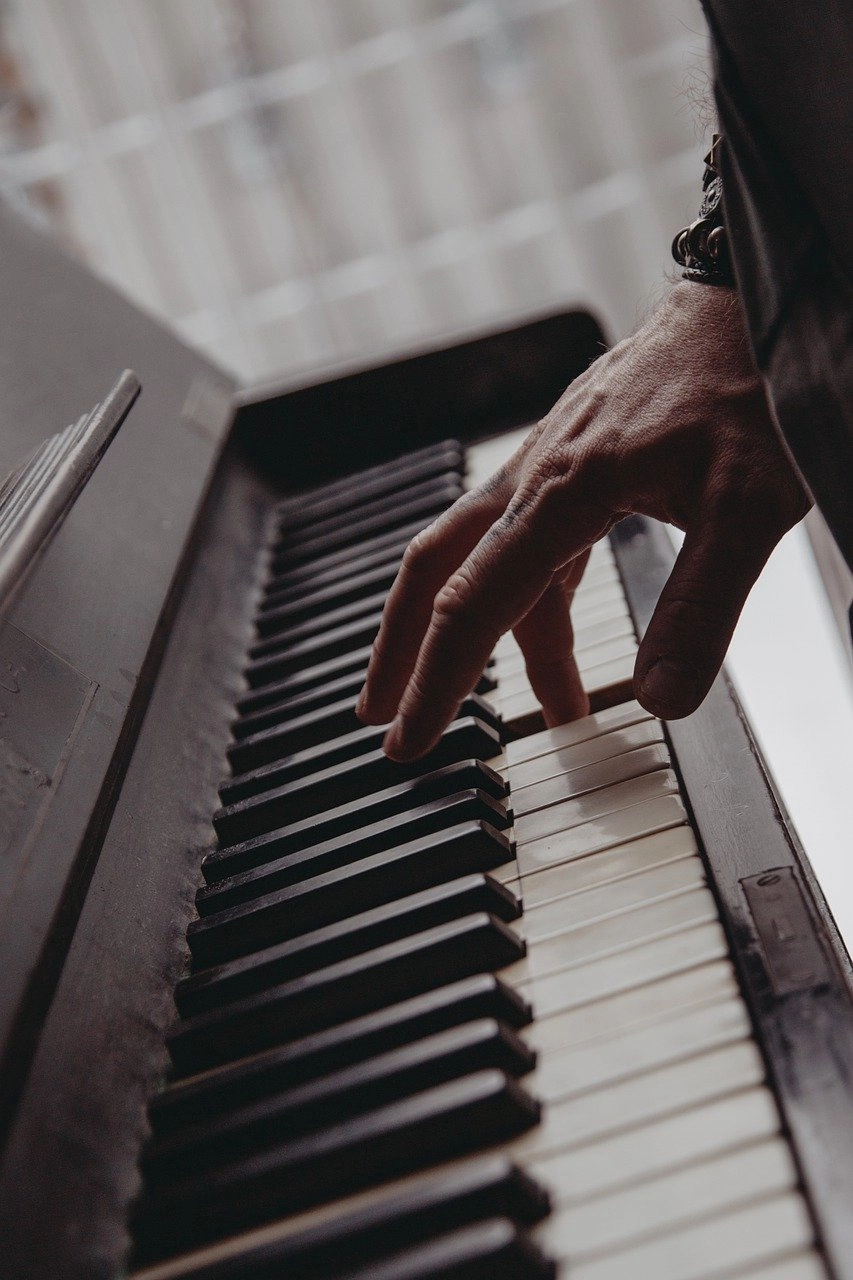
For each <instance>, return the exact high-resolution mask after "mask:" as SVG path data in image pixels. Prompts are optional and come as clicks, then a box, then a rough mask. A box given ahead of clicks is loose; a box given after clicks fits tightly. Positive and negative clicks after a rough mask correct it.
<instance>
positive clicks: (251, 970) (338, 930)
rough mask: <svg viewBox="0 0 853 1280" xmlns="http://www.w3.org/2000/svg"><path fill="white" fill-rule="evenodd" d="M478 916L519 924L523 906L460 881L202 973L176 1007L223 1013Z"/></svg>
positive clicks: (183, 988)
mask: <svg viewBox="0 0 853 1280" xmlns="http://www.w3.org/2000/svg"><path fill="white" fill-rule="evenodd" d="M477 911H486V912H488V914H489V915H493V916H496V917H497V918H498V919H499V920H506V921H511V920H517V919H518V917H519V916H520V915H521V903H520V902H519V900H518V898H516V896H515V894H513V893H511V892H510V890H509V889H507V888H505V887H504V886H503V885H501V884H498V883H497V881H495V880H493V879H492V878H491V877H490V876H487V875H483V874H482V873H480V874H477V875H469V876H460V877H459V878H458V879H455V880H449V881H447V883H445V884H442V885H437V886H435V887H432V888H430V889H428V890H422V891H421V892H420V893H410V894H406V896H405V897H403V898H398V899H395V900H394V901H392V902H388V903H385V904H384V905H383V906H381V907H372V908H371V909H370V910H368V911H359V912H357V913H355V914H353V915H347V916H345V917H344V918H343V919H342V920H339V921H338V922H336V923H335V924H331V925H325V926H324V927H322V928H320V929H313V930H311V931H310V932H308V933H302V934H299V935H298V936H297V937H294V938H290V939H288V940H287V941H285V942H278V943H275V944H274V945H271V946H267V947H266V948H264V949H263V950H259V951H256V952H254V953H253V954H251V955H244V956H241V957H239V959H236V960H231V961H229V962H227V963H224V964H218V965H213V966H211V967H210V968H208V969H202V970H201V971H200V972H198V973H194V974H192V975H191V976H190V977H189V978H184V979H183V981H182V982H179V983H178V986H177V990H176V992H175V1003H176V1004H177V1006H178V1009H179V1010H180V1012H181V1014H182V1016H184V1017H189V1016H191V1015H192V1014H195V1013H203V1012H204V1011H205V1010H206V1009H216V1008H222V1007H223V1006H224V1005H225V1004H226V1003H227V1001H229V1000H236V999H239V998H240V997H242V996H245V995H250V994H251V993H252V992H254V991H261V990H263V989H264V988H265V987H271V986H274V985H276V984H277V983H280V982H287V981H288V980H289V979H290V978H295V977H298V976H299V975H300V974H303V973H310V972H311V971H312V970H314V969H320V968H323V967H324V966H325V965H330V964H336V963H337V962H338V961H339V960H345V959H346V958H347V956H351V955H356V954H357V953H358V952H361V951H368V950H370V949H372V948H374V947H380V946H384V944H385V943H386V942H394V941H396V939H398V938H405V937H409V936H411V935H412V934H414V933H421V932H423V930H424V929H431V928H433V927H434V926H435V925H438V924H444V923H445V922H446V921H448V920H458V919H460V918H461V917H462V916H467V915H472V914H473V913H474V912H477Z"/></svg>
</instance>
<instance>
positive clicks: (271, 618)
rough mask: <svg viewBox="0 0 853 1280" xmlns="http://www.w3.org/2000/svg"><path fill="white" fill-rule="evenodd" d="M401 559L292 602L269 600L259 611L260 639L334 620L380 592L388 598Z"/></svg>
mask: <svg viewBox="0 0 853 1280" xmlns="http://www.w3.org/2000/svg"><path fill="white" fill-rule="evenodd" d="M398 567H399V559H398V557H396V556H395V557H394V558H393V559H391V560H389V561H387V562H385V563H383V564H380V565H378V566H377V567H375V568H370V569H367V570H365V571H364V572H362V573H356V574H348V575H347V576H346V577H345V578H343V579H342V580H340V581H336V582H332V583H329V584H327V585H325V586H315V587H314V589H313V590H312V591H310V592H301V593H299V595H297V596H295V597H294V598H293V599H290V600H270V599H267V600H266V601H265V602H264V603H263V604H262V605H261V608H260V609H259V610H258V616H257V619H256V622H255V626H256V629H257V633H258V635H259V636H268V635H272V634H273V633H275V632H279V631H282V630H283V629H284V628H286V627H294V626H299V625H300V624H301V623H303V622H307V621H309V620H315V621H316V620H318V619H320V618H326V619H328V618H330V617H333V616H334V614H335V612H336V611H337V610H338V609H343V608H347V607H348V606H351V605H354V604H356V603H361V602H363V601H365V600H370V599H372V598H373V597H374V596H375V595H376V593H377V592H380V591H381V592H384V593H385V594H386V595H387V593H388V590H389V589H390V587H391V584H392V582H393V581H394V579H395V578H396V576H397V569H398Z"/></svg>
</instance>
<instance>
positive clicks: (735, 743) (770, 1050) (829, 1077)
mask: <svg viewBox="0 0 853 1280" xmlns="http://www.w3.org/2000/svg"><path fill="white" fill-rule="evenodd" d="M611 538H612V541H613V546H614V550H615V552H616V558H617V561H618V563H619V568H620V571H621V572H622V576H623V580H624V583H625V589H626V595H627V597H628V602H629V604H630V606H631V611H632V614H633V617H634V622H635V625H636V627H637V630H638V633H639V634H640V635H642V634H643V633H644V631H645V629H646V627H647V625H648V622H649V620H650V618H651V615H652V612H653V610H654V606H655V604H656V602H657V598H658V595H659V593H660V590H661V588H662V586H663V584H664V582H665V581H666V579H667V577H668V575H669V570H670V568H671V566H672V564H673V562H674V559H675V552H674V550H673V548H672V544H671V542H670V540H669V537H668V535H667V533H666V530H665V529H664V527H663V526H662V525H657V524H655V523H654V522H652V521H647V520H645V519H642V518H641V517H630V518H629V519H628V520H625V521H623V522H622V523H621V524H620V525H619V526H617V528H616V530H615V531H614V533H613V534H612V535H611ZM667 733H668V736H669V738H670V741H671V744H672V748H673V752H674V755H675V760H676V764H677V768H678V771H679V773H680V775H681V779H682V782H683V784H684V788H685V791H686V794H687V796H688V797H689V803H690V807H691V809H692V814H693V818H694V822H695V826H696V829H697V832H698V834H699V838H700V841H701V844H702V850H703V856H704V857H705V860H706V863H707V865H708V867H709V870H710V873H711V874H710V879H711V884H712V887H713V889H714V892H715V894H716V897H717V901H718V904H719V907H720V914H721V918H722V921H723V924H724V926H725V928H726V932H727V934H728V936H729V940H730V942H731V945H732V949H733V954H734V956H735V960H736V964H737V968H738V971H739V976H740V980H741V984H742V987H743V991H744V995H745V997H746V1000H747V1003H748V1006H749V1009H750V1011H751V1014H752V1017H753V1021H754V1022H755V1026H756V1031H757V1037H758V1042H759V1044H760V1045H761V1047H762V1049H763V1052H764V1056H765V1061H766V1063H767V1069H768V1073H769V1075H770V1078H771V1080H772V1081H773V1084H774V1085H775V1088H776V1092H777V1099H778V1102H779V1106H780V1110H781V1113H782V1118H783V1122H784V1123H785V1125H786V1127H787V1128H788V1130H789V1131H790V1135H791V1139H792V1143H793V1149H794V1152H795V1155H796V1157H797V1159H798V1160H799V1163H800V1168H801V1170H802V1173H803V1175H804V1180H805V1182H806V1185H807V1187H808V1190H809V1203H810V1206H811V1209H812V1213H813V1217H814V1221H815V1226H816V1229H817V1233H818V1238H819V1240H820V1241H821V1243H822V1244H823V1246H824V1248H825V1250H826V1255H827V1259H828V1261H829V1264H830V1267H831V1271H832V1275H833V1276H834V1278H835V1280H851V1277H853V1213H851V1212H850V1206H851V1205H853V994H851V990H853V989H852V988H851V983H850V978H851V966H850V959H849V957H848V955H847V953H846V951H845V949H844V945H843V943H842V941H841V939H840V937H839V934H838V930H837V929H836V927H835V923H834V921H833V919H832V916H831V914H830V912H829V909H828V907H827V905H826V901H825V900H824V898H823V895H822V893H821V890H820V887H819V885H818V884H817V881H816V879H815V877H814V873H813V871H812V869H811V866H810V865H809V862H808V859H807V858H806V855H805V853H804V851H803V849H802V847H801V845H800V844H799V841H798V840H797V837H796V834H795V832H794V831H793V829H792V827H791V825H790V822H789V820H788V818H787V815H786V814H785V813H784V811H783V809H782V806H781V804H780V802H779V799H778V797H777V795H776V793H775V789H774V787H773V784H772V781H771V779H770V778H769V776H768V774H767V769H766V766H765V764H764V762H763V760H762V758H761V755H760V752H759V750H758V747H757V745H756V743H755V741H754V739H753V737H752V734H751V732H750V730H749V726H748V724H747V722H746V719H745V717H744V715H743V712H742V711H741V708H740V705H739V703H738V701H737V696H736V694H735V692H734V689H733V688H732V686H731V684H730V682H729V681H728V679H727V677H726V675H725V673H724V672H723V673H721V674H720V676H719V677H718V678H717V680H716V681H715V683H714V685H713V687H712V689H711V692H710V693H709V695H708V697H707V698H706V699H705V701H704V703H703V704H702V706H701V707H700V708H699V710H698V711H696V712H695V713H694V714H693V715H692V716H688V717H686V718H685V719H684V720H674V721H671V722H670V723H669V724H668V726H667ZM804 749H807V744H804ZM774 872H781V873H782V875H781V876H774V875H773V873H774ZM774 879H775V880H779V881H782V880H784V881H785V882H786V887H785V888H784V893H785V895H786V896H785V897H780V898H779V900H778V901H777V902H776V903H775V904H773V906H772V908H771V909H770V910H769V911H768V913H767V918H766V919H765V920H762V919H761V912H760V910H759V908H758V907H757V905H756V885H757V882H759V881H767V882H771V881H773V880H774ZM768 887H774V886H773V885H772V884H770V883H768ZM780 976H781V977H782V978H784V979H786V980H780Z"/></svg>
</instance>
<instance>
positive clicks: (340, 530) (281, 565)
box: [272, 477, 464, 573]
mask: <svg viewBox="0 0 853 1280" xmlns="http://www.w3.org/2000/svg"><path fill="white" fill-rule="evenodd" d="M463 492H464V488H463V485H462V483H461V481H460V480H458V479H456V478H455V477H454V478H442V479H440V480H436V481H433V482H432V484H430V485H425V486H424V488H423V491H422V492H421V494H420V495H419V496H418V497H417V498H412V497H410V498H409V500H408V501H407V502H406V503H400V502H390V503H388V504H387V506H388V509H387V510H382V511H381V512H380V513H379V514H376V515H373V516H366V517H364V518H361V519H359V518H358V517H357V516H355V517H354V518H352V519H350V520H344V521H336V522H331V521H330V522H329V525H328V528H327V530H326V532H323V533H312V532H311V531H310V530H308V531H307V532H306V534H305V536H304V537H303V536H301V535H300V534H299V533H296V534H294V535H293V536H292V537H291V536H288V537H283V538H282V540H281V542H280V543H279V547H278V549H277V551H275V552H274V555H273V561H272V569H273V572H274V573H279V572H280V571H281V570H282V569H287V568H290V566H291V565H294V564H300V563H302V564H304V563H306V562H307V561H310V560H313V559H314V558H315V557H318V556H322V555H324V554H325V553H326V552H328V551H335V550H337V549H339V548H340V547H342V546H347V547H351V546H355V545H358V544H359V543H361V542H368V541H371V540H372V539H373V538H375V537H377V536H381V535H382V534H386V533H391V532H393V531H394V530H398V529H400V528H401V527H402V526H404V525H409V524H411V523H414V522H415V521H416V520H419V521H420V522H421V523H422V524H423V525H426V524H429V523H430V521H432V520H434V519H435V518H436V517H437V516H439V515H441V513H442V512H443V511H446V510H447V508H448V507H449V506H452V504H453V503H454V502H455V501H456V499H457V498H459V497H461V496H462V493H463Z"/></svg>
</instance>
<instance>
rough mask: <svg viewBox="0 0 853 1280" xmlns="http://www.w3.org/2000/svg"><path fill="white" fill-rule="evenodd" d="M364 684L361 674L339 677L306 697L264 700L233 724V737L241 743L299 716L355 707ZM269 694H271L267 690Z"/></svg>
mask: <svg viewBox="0 0 853 1280" xmlns="http://www.w3.org/2000/svg"><path fill="white" fill-rule="evenodd" d="M363 684H364V676H363V675H362V674H361V672H358V673H356V674H355V675H348V676H339V677H338V679H337V680H330V681H329V682H328V683H327V685H326V686H325V687H324V688H323V687H321V688H319V689H309V690H307V691H306V692H305V693H297V694H294V695H292V696H291V697H288V696H287V695H286V694H285V695H284V696H283V697H280V698H278V699H277V698H276V696H275V694H273V696H272V697H271V698H268V699H266V700H264V699H260V700H259V701H258V702H257V703H256V704H255V705H254V707H253V708H252V709H251V710H247V711H245V712H244V713H243V714H242V715H239V716H238V717H237V718H236V720H232V721H231V733H232V734H233V736H234V737H235V738H237V739H239V738H248V737H249V735H250V734H252V733H257V732H258V731H259V730H260V729H268V728H269V727H270V725H274V724H282V723H284V722H285V721H286V720H295V719H297V718H298V717H299V716H303V715H308V714H309V713H310V712H312V711H321V710H323V709H324V708H325V707H330V706H332V705H334V704H335V703H340V704H341V705H342V706H343V705H347V706H349V707H354V706H355V700H356V698H357V697H358V694H359V690H360V689H361V686H362V685H363ZM265 692H268V690H265Z"/></svg>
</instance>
